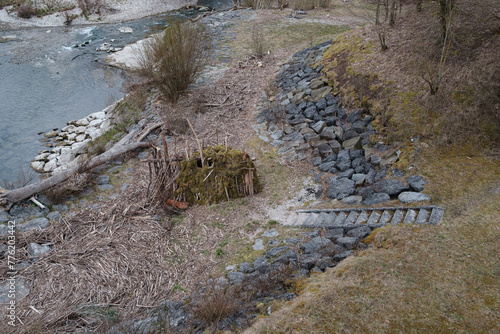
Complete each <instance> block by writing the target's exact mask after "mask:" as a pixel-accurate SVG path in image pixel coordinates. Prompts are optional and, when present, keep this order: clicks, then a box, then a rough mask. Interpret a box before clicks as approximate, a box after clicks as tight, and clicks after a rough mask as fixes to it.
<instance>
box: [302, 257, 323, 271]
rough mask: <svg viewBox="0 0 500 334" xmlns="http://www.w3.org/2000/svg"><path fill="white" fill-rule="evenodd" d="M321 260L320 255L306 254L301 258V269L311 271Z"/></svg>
mask: <svg viewBox="0 0 500 334" xmlns="http://www.w3.org/2000/svg"><path fill="white" fill-rule="evenodd" d="M320 259H321V255H320V254H316V253H313V254H304V255H302V256H301V257H300V267H301V268H302V269H306V270H311V269H312V268H313V267H314V266H315V265H316V263H318V262H319V260H320Z"/></svg>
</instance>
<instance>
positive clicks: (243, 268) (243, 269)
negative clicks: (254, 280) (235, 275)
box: [240, 262, 254, 274]
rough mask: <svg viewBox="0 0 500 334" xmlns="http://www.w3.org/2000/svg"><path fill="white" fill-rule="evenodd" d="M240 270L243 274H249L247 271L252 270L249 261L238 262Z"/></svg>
mask: <svg viewBox="0 0 500 334" xmlns="http://www.w3.org/2000/svg"><path fill="white" fill-rule="evenodd" d="M240 271H241V272H242V273H244V274H249V273H251V272H253V271H254V269H253V268H252V266H251V265H250V263H248V262H243V263H240Z"/></svg>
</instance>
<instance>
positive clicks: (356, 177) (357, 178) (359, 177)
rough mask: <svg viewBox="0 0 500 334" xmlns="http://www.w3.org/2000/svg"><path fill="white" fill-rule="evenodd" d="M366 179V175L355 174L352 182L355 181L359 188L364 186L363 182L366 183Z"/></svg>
mask: <svg viewBox="0 0 500 334" xmlns="http://www.w3.org/2000/svg"><path fill="white" fill-rule="evenodd" d="M365 179H366V174H353V175H352V176H351V180H353V181H354V182H355V183H356V185H357V186H359V185H361V184H363V182H365Z"/></svg>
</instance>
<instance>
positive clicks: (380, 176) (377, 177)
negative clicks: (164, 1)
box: [374, 167, 387, 182]
mask: <svg viewBox="0 0 500 334" xmlns="http://www.w3.org/2000/svg"><path fill="white" fill-rule="evenodd" d="M386 176H387V168H386V167H382V168H380V170H379V171H378V172H377V175H375V179H374V181H375V182H378V181H380V180H382V179H383V178H384V177H386Z"/></svg>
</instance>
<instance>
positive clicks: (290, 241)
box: [283, 238, 300, 245]
mask: <svg viewBox="0 0 500 334" xmlns="http://www.w3.org/2000/svg"><path fill="white" fill-rule="evenodd" d="M283 242H284V243H285V244H288V245H297V244H298V243H299V242H300V239H299V238H286V239H284V240H283Z"/></svg>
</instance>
